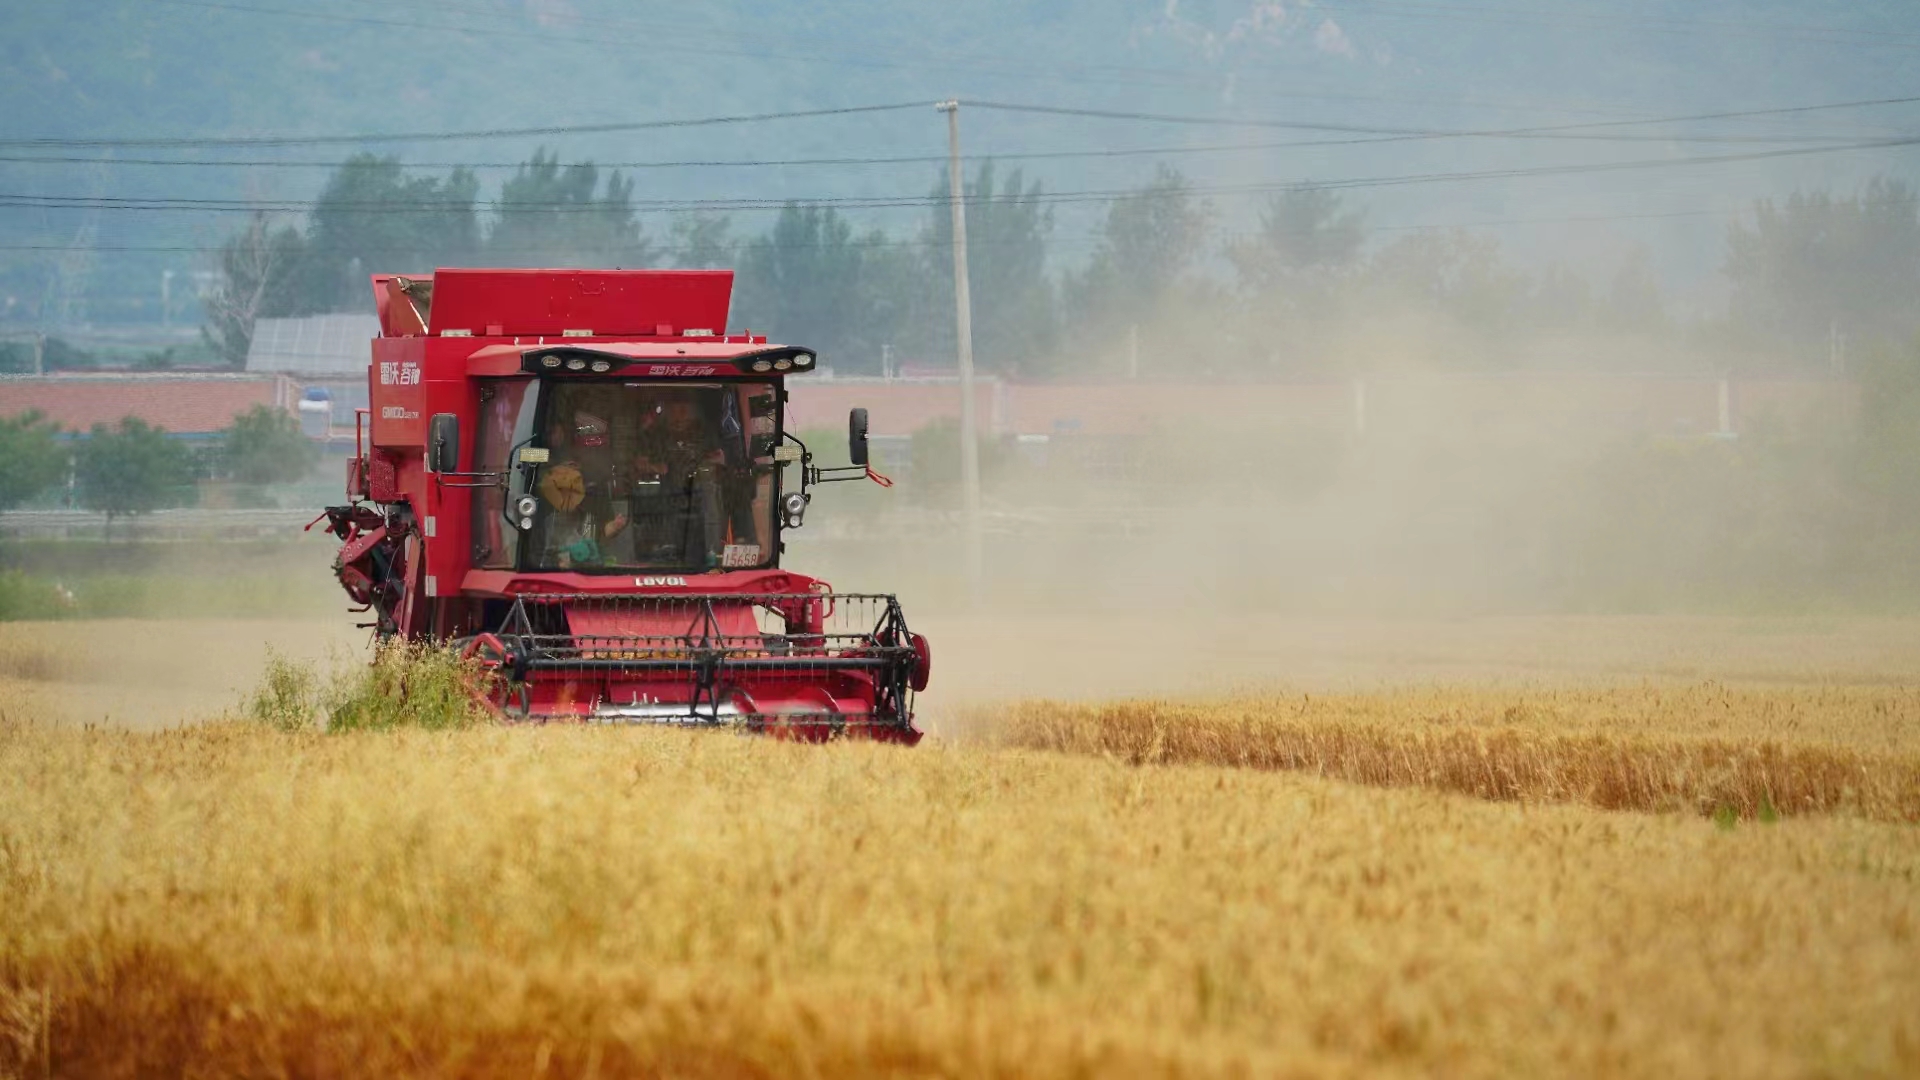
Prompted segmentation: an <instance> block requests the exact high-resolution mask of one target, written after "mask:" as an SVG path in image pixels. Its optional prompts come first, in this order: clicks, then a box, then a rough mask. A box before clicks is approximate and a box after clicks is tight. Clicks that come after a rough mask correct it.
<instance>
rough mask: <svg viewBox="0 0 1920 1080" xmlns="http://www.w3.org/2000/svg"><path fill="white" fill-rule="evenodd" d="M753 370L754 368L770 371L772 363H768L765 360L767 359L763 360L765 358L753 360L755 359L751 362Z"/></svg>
mask: <svg viewBox="0 0 1920 1080" xmlns="http://www.w3.org/2000/svg"><path fill="white" fill-rule="evenodd" d="M753 370H755V371H772V370H773V365H772V364H770V363H768V362H767V361H765V360H755V361H754V362H753Z"/></svg>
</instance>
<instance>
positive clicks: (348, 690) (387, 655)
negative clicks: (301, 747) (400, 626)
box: [327, 641, 490, 731]
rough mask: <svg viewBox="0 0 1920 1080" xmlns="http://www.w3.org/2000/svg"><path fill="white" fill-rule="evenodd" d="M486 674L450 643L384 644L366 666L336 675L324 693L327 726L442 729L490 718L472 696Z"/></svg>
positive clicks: (459, 726) (333, 729)
mask: <svg viewBox="0 0 1920 1080" xmlns="http://www.w3.org/2000/svg"><path fill="white" fill-rule="evenodd" d="M484 678H485V672H484V671H483V670H482V669H480V668H479V667H478V666H477V665H475V664H472V663H468V662H466V661H463V660H461V659H460V654H459V653H458V652H456V651H455V650H454V649H453V648H452V647H451V646H444V645H423V644H411V643H406V642H399V641H394V642H388V643H386V644H383V645H381V646H380V648H379V650H378V652H377V653H376V654H375V655H374V659H373V663H372V664H371V665H370V666H367V667H363V668H359V669H358V670H356V671H348V672H344V673H342V674H341V675H339V676H337V677H336V678H335V680H334V684H333V686H332V688H331V690H330V692H329V694H328V700H327V730H329V731H391V730H394V729H397V728H416V729H420V730H426V731H444V730H452V729H458V728H466V727H472V726H473V725H475V724H479V723H484V722H486V721H487V720H488V719H489V718H490V716H489V713H488V711H487V709H486V707H485V706H484V705H483V704H481V702H480V700H479V698H478V697H476V695H475V690H476V688H477V687H480V686H481V685H482V683H483V680H484Z"/></svg>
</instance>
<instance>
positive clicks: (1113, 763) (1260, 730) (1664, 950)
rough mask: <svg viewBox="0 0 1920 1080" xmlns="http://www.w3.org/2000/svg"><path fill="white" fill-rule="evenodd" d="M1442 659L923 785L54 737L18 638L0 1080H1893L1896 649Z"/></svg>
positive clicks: (1358, 660)
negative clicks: (73, 1079)
mask: <svg viewBox="0 0 1920 1080" xmlns="http://www.w3.org/2000/svg"><path fill="white" fill-rule="evenodd" d="M154 629H156V627H154V626H153V625H152V624H148V626H147V627H146V628H145V630H144V631H143V632H146V633H151V632H153V630H154ZM62 631H63V632H64V631H65V628H62ZM1460 631H1461V632H1460V633H1459V634H1457V635H1456V636H1455V637H1453V638H1451V639H1447V640H1446V642H1445V643H1444V644H1439V645H1430V646H1429V647H1428V648H1429V652H1428V653H1427V655H1428V656H1429V657H1430V658H1431V663H1432V664H1433V665H1434V667H1433V669H1431V670H1430V669H1425V668H1422V669H1417V670H1415V671H1413V672H1412V673H1411V674H1410V675H1409V672H1408V670H1407V669H1406V668H1405V667H1404V666H1402V663H1403V662H1402V661H1396V660H1394V659H1392V658H1391V657H1392V656H1393V655H1394V654H1393V653H1392V650H1391V649H1385V648H1376V649H1375V650H1374V654H1375V655H1379V656H1384V657H1388V658H1389V659H1386V660H1384V661H1381V662H1380V663H1379V665H1378V666H1377V667H1374V668H1366V667H1365V666H1364V659H1363V658H1364V657H1365V656H1367V655H1368V653H1369V649H1368V647H1367V644H1366V640H1365V639H1363V637H1362V635H1361V633H1360V632H1359V631H1352V632H1351V633H1349V635H1348V636H1345V637H1337V636H1336V637H1335V638H1333V639H1332V640H1331V642H1330V643H1323V644H1322V645H1321V646H1320V650H1319V651H1318V652H1317V653H1316V652H1313V650H1312V649H1311V647H1309V645H1304V644H1303V645H1300V647H1299V649H1298V650H1297V651H1296V653H1295V654H1294V656H1293V657H1292V659H1291V660H1289V659H1288V658H1287V657H1286V656H1282V655H1280V654H1279V652H1276V653H1275V654H1274V655H1272V656H1271V657H1270V662H1269V664H1268V666H1267V670H1269V671H1276V672H1280V673H1281V674H1282V675H1283V676H1284V677H1285V678H1284V680H1283V681H1285V682H1286V683H1288V684H1289V685H1286V686H1281V685H1277V684H1276V685H1271V686H1267V687H1265V688H1254V687H1251V686H1250V687H1249V688H1248V689H1247V690H1246V691H1245V692H1243V693H1240V694H1237V695H1230V694H1227V693H1225V692H1224V691H1223V692H1222V693H1221V694H1220V695H1219V696H1216V697H1212V698H1205V697H1202V696H1199V695H1196V694H1194V693H1191V692H1189V691H1188V689H1187V687H1186V686H1184V685H1172V684H1162V685H1159V686H1154V685H1151V684H1149V685H1142V686H1137V687H1136V686H1129V687H1128V691H1129V692H1142V693H1145V694H1148V695H1154V694H1160V695H1162V696H1160V697H1158V698H1155V697H1152V696H1149V697H1145V698H1141V699H1138V700H1126V701H1103V700H1082V701H1078V702H1058V701H1056V702H1048V701H1044V700H1038V699H1029V700H1023V701H1018V702H1013V703H1004V702H1003V703H997V704H996V703H994V702H993V699H994V693H993V688H992V687H991V686H979V685H974V686H970V687H969V688H968V689H969V691H970V692H969V693H968V694H965V695H955V697H956V698H961V699H962V700H961V701H960V702H959V703H957V704H953V705H951V706H949V707H946V708H944V709H935V710H931V711H932V712H934V713H936V715H937V719H938V721H939V723H940V733H939V737H937V738H936V739H933V740H930V741H929V742H928V743H927V744H924V745H923V746H921V747H920V748H918V749H915V750H898V749H894V748H886V747H876V746H869V745H834V746H828V747H798V746H790V745H783V744H777V743H772V742H767V741H762V740H754V739H747V738H740V737H735V736H732V735H727V734H719V733H715V734H709V735H688V734H684V733H672V732H653V731H618V730H570V729H559V728H554V729H544V730H528V729H521V730H507V729H498V728H490V727H478V728H472V729H467V730H461V731H451V732H439V733H429V732H419V731H411V732H408V731H402V732H389V733H357V734H348V735H342V734H322V733H317V732H305V733H299V734H283V733H280V732H276V731H273V730H270V729H267V728H265V727H262V726H260V725H257V724H250V723H247V722H244V721H239V720H224V721H218V722H212V723H206V724H199V725H192V726H175V727H173V728H172V729H170V730H162V731H148V732H141V731H131V730H126V729H124V728H121V727H117V726H112V725H103V724H98V723H95V724H93V725H92V726H83V725H81V724H79V723H77V722H74V721H75V720H77V719H79V718H80V717H78V716H76V715H75V713H74V712H73V711H72V710H73V709H74V706H73V705H72V704H71V703H68V704H67V705H66V706H64V707H65V708H67V709H68V710H69V712H68V713H67V714H66V716H65V718H64V719H65V722H60V723H49V722H44V721H42V720H39V719H36V716H37V715H39V714H43V713H47V712H49V711H50V710H52V709H53V708H55V707H56V706H54V705H45V704H43V705H39V706H35V705H32V704H29V701H30V700H34V699H29V698H25V697H21V696H19V695H18V694H17V693H13V691H16V690H19V689H20V688H22V687H25V688H28V689H29V690H30V691H31V692H33V693H38V694H41V695H43V697H42V698H40V699H37V700H41V701H43V702H44V701H48V700H52V699H54V698H57V697H58V696H59V694H60V692H61V690H62V688H63V687H64V686H66V685H67V684H68V683H69V682H80V681H84V678H85V677H84V676H83V675H81V674H76V673H75V672H74V671H72V670H69V669H64V668H62V667H61V666H60V665H61V663H62V660H61V657H63V656H65V655H67V653H66V652H63V651H62V650H60V649H51V650H50V649H48V648H47V647H46V645H45V642H46V641H48V640H55V639H49V638H46V637H44V636H35V635H33V634H31V633H30V632H28V631H15V633H14V634H13V636H12V637H10V638H4V639H0V659H4V666H5V675H6V677H7V678H8V679H9V680H10V681H9V682H7V683H5V684H4V688H5V689H7V690H8V691H9V700H10V702H11V704H9V705H8V707H7V713H6V714H7V719H6V721H5V722H4V723H0V911H4V912H6V917H5V918H4V919H0V1074H4V1075H18V1076H42V1075H124V1076H137V1075H150V1074H155V1073H166V1074H179V1073H191V1074H196V1075H289V1076H295V1075H298V1076H329V1075H342V1074H357V1075H410V1076H523V1075H553V1076H583V1075H601V1076H619V1075H659V1076H696V1075H708V1076H713V1075H717V1076H789V1075H799V1076H859V1075H931V1076H979V1075H1000V1076H1022V1075H1038V1076H1061V1075H1071V1076H1132V1075H1228V1076H1233V1075H1240V1076H1272V1075H1303V1076H1324V1075H1389V1076H1391V1075H1447V1076H1454V1075H1459V1076H1476V1075H1478V1076H1537V1075H1583V1076H1645V1075H1689V1076H1692V1075H1700V1076H1763V1077H1770V1076H1781V1077H1789V1076H1875V1075H1881V1076H1902V1075H1914V1074H1915V1073H1916V1072H1920V827H1917V826H1920V679H1916V680H1909V679H1907V678H1904V677H1903V670H1905V671H1911V670H1912V669H1911V668H1908V667H1906V665H1907V664H1908V663H1909V662H1910V660H1911V659H1912V655H1911V653H1912V649H1911V645H1910V642H1911V641H1912V638H1911V636H1910V631H1911V626H1910V625H1908V624H1887V623H1876V624H1872V625H1866V626H1862V625H1858V624H1848V623H1835V624H1820V625H1813V626H1806V625H1801V626H1797V627H1790V628H1789V627H1773V628H1764V627H1763V628H1758V629H1756V628H1755V627H1753V626H1751V625H1743V624H1737V623H1727V624H1724V625H1719V626H1717V627H1703V626H1700V625H1697V624H1695V625H1689V626H1674V625H1658V624H1657V622H1656V623H1647V624H1639V623H1636V624H1633V625H1628V626H1621V627H1617V628H1615V630H1614V631H1612V632H1613V633H1615V634H1617V639H1615V640H1613V641H1612V643H1611V645H1609V646H1607V647H1596V648H1595V649H1593V650H1581V649H1578V648H1576V647H1575V646H1576V645H1577V644H1578V643H1580V642H1583V641H1594V642H1595V643H1596V644H1603V643H1602V642H1601V641H1600V639H1601V638H1604V637H1605V636H1606V634H1607V632H1608V631H1606V630H1605V629H1604V628H1601V627H1598V626H1594V625H1577V624H1576V625H1565V626H1559V627H1553V626H1550V625H1547V624H1545V623H1541V624H1535V625H1534V626H1532V627H1531V629H1530V630H1528V631H1527V632H1526V633H1524V634H1523V633H1522V631H1521V629H1520V628H1517V627H1516V626H1514V625H1513V624H1507V623H1503V624H1500V625H1498V626H1495V627H1492V628H1488V627H1484V626H1483V627H1478V628H1474V627H1461V628H1460ZM1892 631H1898V632H1897V633H1895V632H1892ZM116 632H129V631H116ZM1388 632H1389V633H1396V634H1397V633H1404V634H1405V635H1406V636H1407V640H1408V644H1409V647H1411V646H1412V644H1413V640H1414V639H1415V638H1416V637H1417V635H1418V632H1417V631H1414V630H1392V631H1388ZM275 633H276V631H273V630H272V629H271V628H270V627H261V628H257V629H255V630H254V631H253V632H252V633H250V634H249V633H247V632H245V630H244V629H240V630H233V631H231V638H230V639H229V640H230V644H229V648H228V651H229V652H230V653H231V654H232V656H231V657H230V658H229V659H228V660H227V661H226V663H227V664H228V665H229V667H230V674H237V673H239V672H242V671H244V670H246V669H247V668H248V667H249V666H251V667H252V670H253V671H254V673H255V674H257V672H258V662H259V661H258V657H259V656H260V655H261V654H262V653H263V649H264V646H263V645H262V644H261V643H262V642H264V641H266V640H268V639H269V638H272V637H274V635H275ZM1368 633H1369V634H1372V635H1373V636H1372V640H1373V642H1374V644H1375V645H1376V646H1377V645H1379V643H1380V640H1381V634H1380V633H1378V632H1375V631H1368ZM1092 635H1093V632H1092V631H1089V632H1088V634H1086V635H1082V636H1081V638H1080V644H1081V647H1087V645H1086V642H1087V640H1088V638H1089V637H1091V636H1092ZM1476 635H1477V637H1476ZM1660 635H1665V637H1664V638H1662V637H1661V636H1660ZM1650 636H1651V641H1650V640H1649V639H1650ZM952 637H953V635H952V634H951V633H950V634H949V638H948V640H951V639H952ZM1522 637H1524V638H1525V639H1526V640H1528V641H1531V642H1533V645H1534V651H1533V652H1532V653H1528V652H1527V651H1526V650H1524V649H1519V648H1515V647H1512V644H1513V643H1514V642H1517V641H1518V640H1519V639H1520V638H1522ZM89 640H91V641H92V642H93V643H94V644H93V647H100V646H99V641H100V638H99V637H98V636H97V635H95V636H93V637H92V638H90V639H89ZM1276 640H1278V641H1281V642H1282V643H1290V642H1294V643H1297V642H1299V641H1301V640H1302V639H1298V638H1288V637H1286V636H1284V635H1282V636H1279V637H1278V638H1276ZM1432 640H1440V639H1432ZM1662 640H1664V641H1668V642H1677V643H1680V644H1679V645H1678V646H1676V647H1674V648H1672V649H1669V650H1668V651H1665V652H1661V651H1660V650H1659V649H1658V648H1657V646H1658V644H1659V642H1661V641H1662ZM321 644H323V643H322V642H320V641H319V640H318V639H314V640H306V641H303V642H294V643H293V644H291V645H282V646H281V647H282V648H283V650H284V649H288V648H307V649H309V651H316V650H317V651H324V650H323V649H319V648H318V647H319V646H320V645H321ZM956 644H957V647H956V648H951V649H949V651H948V653H947V654H946V655H947V656H948V657H949V663H950V664H951V663H953V654H954V653H961V654H962V655H963V656H965V655H966V654H967V651H968V650H972V655H971V656H967V658H966V661H965V662H967V663H978V662H979V658H981V657H990V656H992V655H993V654H994V653H995V651H996V650H1000V649H1007V648H1009V646H1008V645H1007V644H1005V643H1004V642H995V641H992V640H989V639H987V638H985V637H981V638H978V639H974V640H971V641H962V642H958V643H956ZM1287 647H1292V646H1291V645H1288V646H1287ZM9 650H10V651H9ZM1561 651H1564V652H1565V653H1567V654H1568V655H1572V654H1574V653H1580V654H1581V656H1582V657H1584V659H1581V660H1579V661H1578V662H1577V663H1573V664H1563V663H1560V662H1559V661H1556V660H1554V659H1553V657H1554V656H1555V655H1558V654H1559V653H1560V652H1561ZM1299 652H1305V653H1307V657H1306V659H1305V660H1302V659H1301V658H1300V656H1299V655H1298V653H1299ZM1656 654H1657V655H1656ZM1528 655H1532V656H1537V657H1543V659H1541V660H1540V661H1539V662H1538V664H1537V665H1535V666H1529V667H1526V668H1524V670H1523V671H1522V672H1521V673H1519V674H1516V673H1515V672H1514V671H1512V670H1511V669H1500V670H1493V669H1492V668H1491V666H1490V665H1492V664H1494V663H1495V662H1497V661H1499V660H1501V658H1507V657H1516V656H1520V657H1524V656H1528ZM1646 657H1654V659H1655V662H1654V663H1649V662H1648V660H1647V659H1646ZM1788 657H1791V659H1792V661H1793V664H1788V663H1787V662H1785V661H1786V658H1788ZM1662 658H1663V659H1662ZM1066 662H1067V663H1068V664H1069V665H1071V663H1072V660H1071V658H1069V659H1068V660H1067V661H1066ZM1228 663H1229V664H1230V665H1231V670H1226V671H1223V673H1222V674H1221V678H1220V679H1219V680H1218V681H1219V682H1220V683H1221V684H1226V683H1236V684H1244V683H1251V682H1252V681H1253V676H1252V675H1251V674H1250V672H1252V671H1253V670H1255V669H1257V668H1258V665H1257V664H1256V663H1254V662H1253V661H1252V660H1250V659H1248V658H1247V657H1245V656H1244V655H1243V656H1239V657H1230V658H1229V660H1228ZM1289 663H1294V664H1298V665H1302V666H1301V667H1297V668H1293V669H1289V668H1288V667H1287V665H1288V664H1289ZM1659 663H1664V664H1666V665H1668V666H1669V670H1656V669H1655V668H1656V667H1657V665H1658V664H1659ZM1795 664H1797V665H1798V666H1793V665H1795ZM1309 668H1310V669H1312V670H1311V671H1307V669H1309ZM1440 669H1444V670H1445V671H1447V672H1448V674H1447V675H1445V676H1443V677H1442V676H1436V675H1435V674H1434V671H1437V670H1440ZM947 670H948V671H951V670H952V668H951V667H950V668H948V669H947ZM1823 670H1824V671H1825V672H1827V674H1826V675H1824V676H1823V675H1821V674H1820V672H1821V671H1823ZM1776 671H1778V672H1782V673H1783V674H1781V675H1779V676H1777V677H1769V678H1754V677H1752V673H1753V672H1761V673H1773V672H1776ZM1743 672H1744V673H1745V674H1743ZM1329 673H1331V674H1329ZM1085 674H1087V675H1088V676H1089V677H1090V676H1091V674H1092V668H1091V666H1089V667H1088V668H1086V669H1085ZM1180 674H1181V675H1182V677H1190V676H1198V675H1205V674H1206V672H1205V671H1204V669H1201V670H1196V669H1195V668H1194V667H1192V666H1188V667H1186V668H1184V669H1182V671H1181V672H1180ZM116 677H120V676H116ZM1030 689H1031V688H1030V687H1027V686H1025V685H1023V684H1021V683H1020V682H1018V681H1017V680H1014V681H1011V682H1010V685H1009V686H1008V687H1007V693H1008V694H1019V693H1022V692H1030Z"/></svg>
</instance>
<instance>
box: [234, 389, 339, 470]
mask: <svg viewBox="0 0 1920 1080" xmlns="http://www.w3.org/2000/svg"><path fill="white" fill-rule="evenodd" d="M221 441H222V447H223V449H224V451H225V458H226V466H227V471H228V474H229V475H231V476H232V477H233V479H235V480H237V481H239V482H240V483H243V484H282V483H289V482H291V481H294V480H298V479H300V478H302V477H304V476H306V475H307V473H309V472H311V471H312V469H313V464H314V462H315V461H316V460H317V459H318V458H319V456H320V451H319V448H318V447H316V446H314V444H313V440H312V439H309V438H307V437H306V436H305V435H303V434H301V432H300V421H299V420H298V419H296V418H295V417H294V416H293V414H291V413H289V412H287V411H286V410H284V409H274V408H269V407H268V406H265V405H255V406H254V407H253V408H251V409H248V410H247V411H246V412H243V413H241V414H240V415H239V416H236V417H234V418H233V426H231V427H229V428H227V429H226V430H225V431H223V432H221Z"/></svg>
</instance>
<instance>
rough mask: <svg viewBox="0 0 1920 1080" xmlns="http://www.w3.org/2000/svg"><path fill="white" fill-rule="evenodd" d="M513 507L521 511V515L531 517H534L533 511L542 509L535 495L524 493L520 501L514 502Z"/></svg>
mask: <svg viewBox="0 0 1920 1080" xmlns="http://www.w3.org/2000/svg"><path fill="white" fill-rule="evenodd" d="M513 508H514V510H516V511H518V512H519V514H520V516H521V517H523V518H531V517H533V512H534V511H535V510H538V509H540V504H539V503H538V502H536V501H535V500H534V498H533V496H531V495H522V496H520V501H519V502H517V503H514V504H513Z"/></svg>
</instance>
